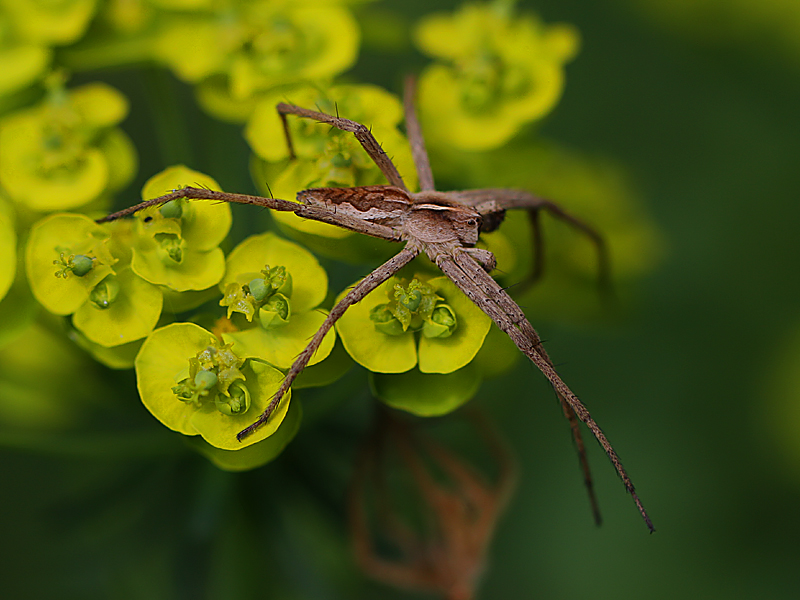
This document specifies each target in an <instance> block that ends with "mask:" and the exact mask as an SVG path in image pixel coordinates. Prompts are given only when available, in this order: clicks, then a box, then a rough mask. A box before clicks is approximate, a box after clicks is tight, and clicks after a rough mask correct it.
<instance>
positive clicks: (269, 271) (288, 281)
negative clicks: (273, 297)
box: [261, 265, 292, 298]
mask: <svg viewBox="0 0 800 600" xmlns="http://www.w3.org/2000/svg"><path fill="white" fill-rule="evenodd" d="M261 272H262V273H263V274H264V279H265V281H266V282H267V284H268V285H269V286H270V287H271V288H272V289H273V290H274V291H275V292H280V293H281V294H283V295H284V296H286V297H287V298H289V297H291V295H292V275H291V273H288V272H287V271H286V267H283V266H277V267H272V268H270V267H269V265H267V266H266V268H265V269H264V270H262V271H261Z"/></svg>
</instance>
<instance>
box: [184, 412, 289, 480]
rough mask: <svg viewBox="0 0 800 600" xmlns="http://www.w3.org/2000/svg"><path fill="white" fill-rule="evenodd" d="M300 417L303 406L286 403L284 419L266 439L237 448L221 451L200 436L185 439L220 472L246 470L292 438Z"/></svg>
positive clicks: (273, 454)
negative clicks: (287, 407) (287, 405)
mask: <svg viewBox="0 0 800 600" xmlns="http://www.w3.org/2000/svg"><path fill="white" fill-rule="evenodd" d="M302 420H303V409H302V406H301V404H300V402H298V401H297V400H295V401H294V402H291V403H290V404H289V410H288V412H287V413H286V418H285V419H284V420H283V421H282V422H281V425H280V427H278V430H277V431H276V432H275V433H274V434H272V435H271V436H269V437H268V438H266V439H264V440H261V441H260V442H257V443H255V444H251V445H250V446H246V447H244V448H241V449H239V450H223V449H221V448H216V447H215V446H212V445H211V444H209V443H208V442H206V441H205V440H203V439H202V438H200V437H199V436H198V437H193V438H189V439H187V442H188V443H189V445H190V446H191V447H192V448H194V449H195V450H197V451H198V452H200V454H202V455H203V456H205V457H206V458H208V459H209V460H210V461H211V462H212V463H214V464H215V465H216V466H217V467H219V468H220V469H222V470H223V471H233V472H239V471H249V470H251V469H255V468H257V467H260V466H262V465H265V464H267V463H268V462H271V461H273V460H275V459H276V458H277V457H278V456H279V455H280V453H281V452H283V449H284V448H285V447H286V446H287V445H288V444H289V442H291V441H292V440H293V439H294V436H295V435H297V432H298V431H299V429H300V423H301V421H302Z"/></svg>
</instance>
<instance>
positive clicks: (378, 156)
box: [277, 102, 408, 191]
mask: <svg viewBox="0 0 800 600" xmlns="http://www.w3.org/2000/svg"><path fill="white" fill-rule="evenodd" d="M277 109H278V114H279V115H280V116H281V119H282V120H283V130H284V132H285V133H286V142H287V144H288V146H289V155H290V156H292V157H294V148H293V146H292V141H291V137H290V136H289V128H288V125H287V122H286V115H297V116H298V117H303V118H305V119H313V120H314V121H318V122H320V123H327V124H329V125H332V126H334V127H336V128H337V129H341V130H342V131H347V132H350V133H352V134H353V135H354V136H355V137H356V139H357V140H358V141H359V142H360V143H361V146H362V147H363V148H364V150H366V152H367V154H369V156H370V158H371V159H372V160H373V162H374V163H375V164H376V165H378V168H379V169H380V170H381V173H383V176H384V177H386V179H387V180H388V181H389V183H390V184H391V185H394V186H396V187H399V188H402V189H404V190H406V191H408V188H406V185H405V184H404V183H403V178H402V177H400V173H399V172H398V171H397V167H395V166H394V163H393V162H392V160H391V159H390V158H389V156H388V155H387V154H386V152H384V150H383V148H381V145H380V144H379V143H378V140H376V139H375V136H373V135H372V132H371V131H370V130H369V128H368V127H366V126H364V125H362V124H361V123H357V122H356V121H351V120H350V119H343V118H341V117H334V116H332V115H328V114H325V113H323V112H318V111H316V110H308V109H307V108H301V107H299V106H295V105H294V104H286V103H285V102H281V103H280V104H278V106H277Z"/></svg>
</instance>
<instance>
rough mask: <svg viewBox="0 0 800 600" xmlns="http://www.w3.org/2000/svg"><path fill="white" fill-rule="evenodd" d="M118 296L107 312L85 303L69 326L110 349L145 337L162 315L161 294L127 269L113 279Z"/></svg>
mask: <svg viewBox="0 0 800 600" xmlns="http://www.w3.org/2000/svg"><path fill="white" fill-rule="evenodd" d="M116 277H117V281H118V282H119V286H120V292H119V295H118V296H117V298H116V300H115V301H114V302H113V303H112V304H111V305H110V306H109V307H108V308H102V309H101V308H97V307H96V306H95V305H94V304H93V303H91V302H85V303H84V304H83V306H81V307H80V308H79V309H78V310H77V311H76V312H75V314H74V315H73V317H72V324H73V325H74V326H75V328H76V329H78V330H79V331H80V332H81V333H83V335H85V336H86V337H87V339H89V341H91V342H94V343H96V344H100V345H101V346H106V347H113V346H119V345H120V344H127V343H129V342H133V341H135V340H138V339H141V338H143V337H145V336H147V335H148V334H149V333H150V332H151V331H152V330H153V328H154V327H155V326H156V323H157V322H158V318H159V316H160V315H161V305H162V296H161V290H160V289H159V288H158V287H157V286H155V285H153V284H151V283H148V282H146V281H145V280H144V279H142V278H141V277H139V276H138V275H136V274H134V273H133V271H131V270H130V268H126V269H123V270H121V271H119V272H118V273H117V275H116Z"/></svg>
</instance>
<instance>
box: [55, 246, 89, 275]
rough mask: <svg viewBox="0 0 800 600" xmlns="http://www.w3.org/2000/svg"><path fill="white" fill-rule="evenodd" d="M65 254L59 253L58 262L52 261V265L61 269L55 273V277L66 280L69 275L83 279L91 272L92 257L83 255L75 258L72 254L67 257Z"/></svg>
mask: <svg viewBox="0 0 800 600" xmlns="http://www.w3.org/2000/svg"><path fill="white" fill-rule="evenodd" d="M66 254H67V253H66V252H61V253H59V258H58V260H54V261H53V264H54V265H57V266H59V267H61V268H60V269H59V270H58V271H56V277H63V278H64V279H66V278H67V277H68V276H69V274H70V273H72V274H74V275H76V276H78V277H83V276H84V275H86V274H87V273H88V272H89V271H91V270H92V267H93V266H94V259H93V258H92V257H90V256H86V255H84V254H78V255H77V256H76V255H74V254H70V255H69V256H67V255H66Z"/></svg>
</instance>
